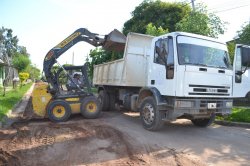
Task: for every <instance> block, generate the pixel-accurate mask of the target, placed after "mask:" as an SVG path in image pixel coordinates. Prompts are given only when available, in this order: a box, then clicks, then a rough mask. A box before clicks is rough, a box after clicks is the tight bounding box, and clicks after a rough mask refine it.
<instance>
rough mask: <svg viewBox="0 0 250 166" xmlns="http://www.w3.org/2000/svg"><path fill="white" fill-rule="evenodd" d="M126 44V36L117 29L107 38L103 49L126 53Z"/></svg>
mask: <svg viewBox="0 0 250 166" xmlns="http://www.w3.org/2000/svg"><path fill="white" fill-rule="evenodd" d="M125 43H126V36H125V35H123V34H122V33H121V32H120V31H118V30H117V29H114V30H113V31H112V32H110V33H109V34H108V35H106V36H105V42H104V44H103V46H102V47H103V48H104V49H105V50H108V51H117V52H122V51H124V48H125Z"/></svg>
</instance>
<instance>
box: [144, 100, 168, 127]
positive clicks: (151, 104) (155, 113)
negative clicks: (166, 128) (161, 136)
mask: <svg viewBox="0 0 250 166" xmlns="http://www.w3.org/2000/svg"><path fill="white" fill-rule="evenodd" d="M162 117H163V112H161V111H159V110H157V105H156V101H155V99H154V98H153V97H151V96H150V97H146V98H145V99H143V101H142V103H141V106H140V118H141V121H142V125H143V127H144V128H145V129H147V130H150V131H156V130H159V129H160V128H161V127H162V126H163V124H164V121H163V120H162Z"/></svg>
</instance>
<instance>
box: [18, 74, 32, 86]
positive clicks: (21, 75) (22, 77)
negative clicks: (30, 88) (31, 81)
mask: <svg viewBox="0 0 250 166" xmlns="http://www.w3.org/2000/svg"><path fill="white" fill-rule="evenodd" d="M29 76H30V75H29V73H25V72H22V73H19V78H20V80H21V86H22V85H23V83H24V82H25V81H26V80H27V79H28V78H29Z"/></svg>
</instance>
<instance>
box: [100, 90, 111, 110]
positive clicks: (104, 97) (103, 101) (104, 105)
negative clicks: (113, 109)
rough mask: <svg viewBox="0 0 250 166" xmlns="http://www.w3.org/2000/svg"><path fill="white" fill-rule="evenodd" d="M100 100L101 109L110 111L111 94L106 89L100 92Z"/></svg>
mask: <svg viewBox="0 0 250 166" xmlns="http://www.w3.org/2000/svg"><path fill="white" fill-rule="evenodd" d="M98 100H99V101H100V109H101V110H102V111H109V95H108V93H107V92H106V91H104V90H101V91H100V92H99V94H98Z"/></svg>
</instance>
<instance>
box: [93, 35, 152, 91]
mask: <svg viewBox="0 0 250 166" xmlns="http://www.w3.org/2000/svg"><path fill="white" fill-rule="evenodd" d="M152 39H153V36H149V35H142V34H137V33H129V34H128V37H127V41H126V46H125V50H124V55H123V58H122V59H119V60H115V61H111V62H108V63H104V64H100V65H96V66H94V76H93V83H94V85H110V86H134V87H143V86H145V85H146V84H147V75H148V74H147V73H145V71H147V66H148V64H147V58H150V55H151V51H153V50H151V49H150V48H151V43H152Z"/></svg>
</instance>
